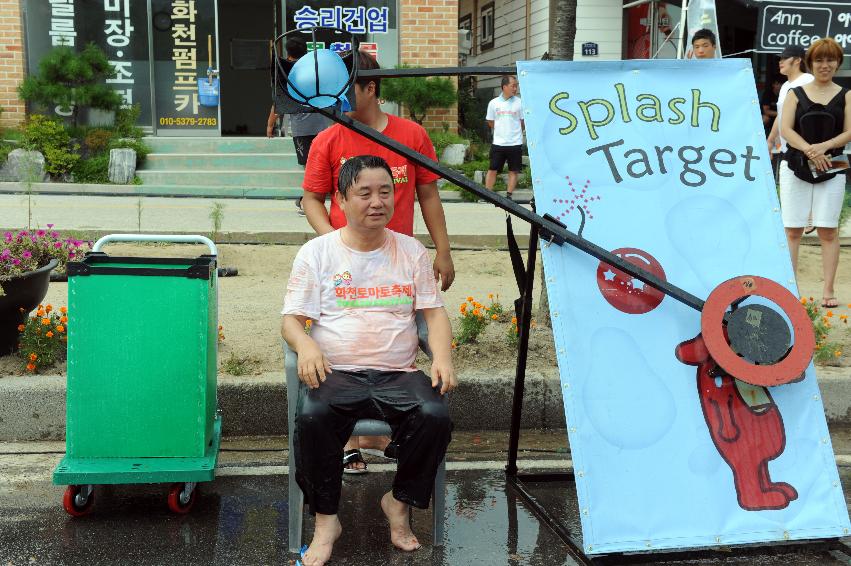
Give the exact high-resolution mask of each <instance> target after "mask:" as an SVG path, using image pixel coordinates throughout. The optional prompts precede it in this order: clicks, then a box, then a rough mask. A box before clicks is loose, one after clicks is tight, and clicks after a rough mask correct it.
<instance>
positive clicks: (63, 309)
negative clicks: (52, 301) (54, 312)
mask: <svg viewBox="0 0 851 566" xmlns="http://www.w3.org/2000/svg"><path fill="white" fill-rule="evenodd" d="M59 312H61V313H62V314H68V307H59Z"/></svg>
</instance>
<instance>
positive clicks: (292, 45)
mask: <svg viewBox="0 0 851 566" xmlns="http://www.w3.org/2000/svg"><path fill="white" fill-rule="evenodd" d="M286 49H287V55H289V56H290V57H292V58H293V59H301V58H302V57H304V56H305V55H307V42H305V41H304V38H301V37H299V36H297V35H291V36H290V37H288V38H287V43H286Z"/></svg>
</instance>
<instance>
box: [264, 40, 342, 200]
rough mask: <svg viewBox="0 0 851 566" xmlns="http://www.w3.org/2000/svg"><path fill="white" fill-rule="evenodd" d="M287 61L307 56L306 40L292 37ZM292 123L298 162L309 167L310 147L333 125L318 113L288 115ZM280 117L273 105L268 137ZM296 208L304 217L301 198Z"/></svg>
mask: <svg viewBox="0 0 851 566" xmlns="http://www.w3.org/2000/svg"><path fill="white" fill-rule="evenodd" d="M286 50H287V61H290V62H295V61H298V60H299V59H301V58H302V57H304V56H305V55H306V54H307V43H305V41H304V39H303V38H301V37H298V36H295V35H293V36H290V37H289V38H288V39H287V43H286ZM287 116H289V122H290V135H291V136H292V137H293V147H295V156H296V161H298V164H299V165H301V166H302V167H305V166H306V165H307V156H308V154H309V153H310V146H311V144H312V143H313V140H314V139H315V138H316V136H317V135H318V134H319V132H321V131H322V130H324V129H325V128H327V127H328V126H330V125H331V120H329V119H328V118H326V117H325V116H323V115H322V114H319V113H318V112H301V113H296V114H287ZM277 119H278V115H277V114H276V113H275V105H274V104H272V109H271V110H270V111H269V119H268V121H267V122H266V137H268V138H271V137H272V135H273V132H274V128H275V121H276V120H277ZM284 132H285V126H284V124H283V123H282V124H281V135H284ZM295 205H296V208H297V209H298V213H299V214H300V215H301V216H304V210H302V206H301V197H299V198H298V200H296V203H295Z"/></svg>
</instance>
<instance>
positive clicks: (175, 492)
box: [168, 482, 198, 515]
mask: <svg viewBox="0 0 851 566" xmlns="http://www.w3.org/2000/svg"><path fill="white" fill-rule="evenodd" d="M197 496H198V489H197V487H196V484H195V482H189V483H175V484H172V486H171V489H170V490H169V492H168V508H169V509H171V511H172V513H177V514H178V515H185V514H187V513H189V511H191V510H192V506H193V505H195V499H197Z"/></svg>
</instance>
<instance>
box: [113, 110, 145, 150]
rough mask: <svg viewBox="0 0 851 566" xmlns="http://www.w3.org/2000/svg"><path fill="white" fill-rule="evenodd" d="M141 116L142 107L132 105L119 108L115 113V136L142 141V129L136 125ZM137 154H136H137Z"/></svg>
mask: <svg viewBox="0 0 851 566" xmlns="http://www.w3.org/2000/svg"><path fill="white" fill-rule="evenodd" d="M141 115H142V107H141V106H139V105H138V104H134V105H133V106H130V107H121V108H119V109H118V110H116V111H115V126H114V129H115V135H116V136H117V137H119V138H134V139H137V140H141V139H142V135H143V132H142V128H140V127H138V126H137V125H136V124H137V123H138V122H139V116H141ZM137 153H138V152H137Z"/></svg>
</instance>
